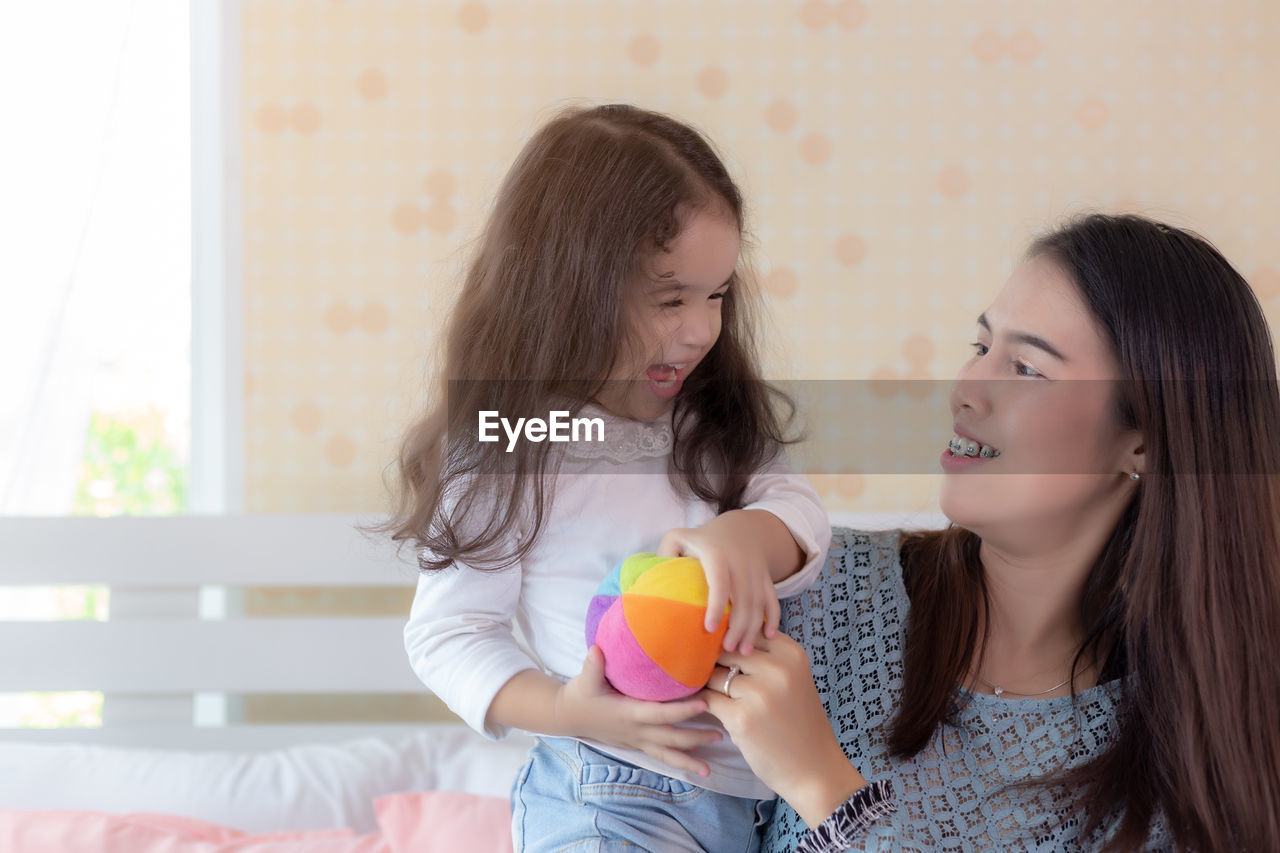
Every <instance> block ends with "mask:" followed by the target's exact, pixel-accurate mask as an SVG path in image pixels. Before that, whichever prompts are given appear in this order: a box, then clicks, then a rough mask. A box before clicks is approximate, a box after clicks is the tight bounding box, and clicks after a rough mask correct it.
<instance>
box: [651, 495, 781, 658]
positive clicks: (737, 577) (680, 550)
mask: <svg viewBox="0 0 1280 853" xmlns="http://www.w3.org/2000/svg"><path fill="white" fill-rule="evenodd" d="M658 555H659V556H661V557H696V558H697V559H698V560H699V561H700V562H701V563H702V570H703V572H705V573H706V576H707V590H708V592H707V618H706V629H707V630H708V631H713V630H715V628H716V627H717V626H718V625H719V624H720V620H721V618H723V615H724V608H725V604H726V603H728V604H731V605H732V608H731V609H730V610H729V628H728V630H726V631H725V635H724V648H725V649H726V650H728V651H732V650H734V649H737V650H739V651H741V652H742V653H743V654H751V650H752V649H753V648H755V647H756V645H757V644H758V643H759V641H760V638H761V636H762V635H763V636H764V637H772V636H773V635H774V633H775V632H776V631H777V630H778V618H779V615H780V609H779V607H778V596H777V593H776V592H775V591H774V586H773V585H774V583H775V582H776V581H779V580H782V579H783V578H785V577H787V576H789V575H791V574H792V573H794V572H795V571H796V570H797V569H798V568H800V566H801V565H802V564H803V562H804V555H803V552H801V550H800V546H798V545H797V544H796V542H795V539H793V538H792V536H791V532H790V531H789V530H787V527H786V525H784V524H783V523H782V522H781V521H779V520H778V518H777V516H775V515H773V514H772V513H769V512H765V511H763V510H733V511H731V512H726V513H723V514H721V515H718V516H716V517H715V518H713V519H712V520H711V521H709V522H707V523H706V524H704V525H702V526H701V527H695V528H677V529H675V530H671V531H668V532H667V535H666V536H663V537H662V543H661V544H660V545H659V546H658Z"/></svg>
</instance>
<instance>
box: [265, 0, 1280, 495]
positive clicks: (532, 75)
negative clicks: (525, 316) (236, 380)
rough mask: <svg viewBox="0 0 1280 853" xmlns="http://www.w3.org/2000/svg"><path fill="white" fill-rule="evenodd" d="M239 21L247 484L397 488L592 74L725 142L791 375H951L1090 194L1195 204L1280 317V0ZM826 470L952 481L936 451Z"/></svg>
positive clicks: (301, 490)
mask: <svg viewBox="0 0 1280 853" xmlns="http://www.w3.org/2000/svg"><path fill="white" fill-rule="evenodd" d="M241 26H242V32H241V42H242V43H241V48H242V51H243V55H242V57H240V63H241V68H242V73H243V90H242V106H243V117H242V126H243V139H242V142H243V158H244V159H243V180H244V184H243V187H242V195H243V204H244V209H243V217H242V218H243V223H244V261H245V262H244V274H245V276H244V294H245V317H244V321H245V324H244V325H245V342H244V344H245V364H246V376H245V439H246V441H245V446H246V458H245V465H246V471H245V474H246V476H245V482H246V486H245V488H246V494H245V506H246V508H247V509H248V510H249V511H253V512H295V511H356V512H369V513H374V512H377V511H379V510H380V509H382V508H383V507H384V506H385V498H384V491H383V486H382V473H383V470H384V468H385V466H386V465H387V463H388V462H389V460H390V459H391V458H392V455H393V453H394V451H395V446H396V442H397V438H398V436H399V434H400V432H401V430H402V429H403V427H404V426H405V424H406V423H407V421H408V419H409V418H410V417H411V416H412V415H413V413H414V412H415V411H417V409H418V407H419V405H420V403H421V400H422V393H423V391H424V388H425V377H426V376H427V373H428V359H429V357H430V354H431V352H432V348H433V346H434V345H435V343H436V335H437V331H438V329H439V326H440V323H441V321H442V317H443V313H444V310H445V306H446V305H447V303H448V299H449V295H450V293H451V292H452V288H453V286H454V284H455V282H456V281H457V279H458V275H459V272H460V270H461V268H462V266H463V264H464V263H465V261H466V257H467V249H468V245H469V241H470V240H471V239H472V238H473V237H474V235H475V234H476V232H477V230H478V228H479V225H480V223H481V221H482V218H483V215H484V212H485V209H486V205H487V204H488V202H489V199H490V198H491V196H492V194H493V192H494V191H495V189H496V187H497V184H498V181H499V180H500V178H501V176H502V174H503V172H504V171H505V169H506V168H507V166H508V165H509V163H510V161H511V159H512V158H513V156H514V155H515V153H516V151H517V150H518V148H519V147H520V145H521V144H522V143H523V141H524V140H525V139H526V138H527V137H528V135H529V134H530V133H531V132H532V130H533V129H534V128H535V127H537V126H538V125H539V124H540V123H541V122H542V121H543V120H545V119H546V118H547V117H549V116H550V115H551V114H553V113H554V112H555V110H556V109H557V108H558V107H560V106H562V105H564V104H566V103H569V102H573V101H576V100H585V101H589V102H605V101H614V100H622V101H632V102H635V103H638V104H641V105H644V106H648V107H652V108H656V109H660V110H664V111H668V112H671V113H673V114H675V115H676V116H678V117H680V118H683V119H685V120H688V121H691V122H692V123H694V124H696V125H698V126H699V127H701V128H702V129H703V130H704V131H706V132H707V133H708V135H709V136H710V137H711V138H712V139H713V140H714V141H715V142H716V144H717V145H718V146H719V148H720V149H721V150H722V151H723V152H724V154H725V156H726V159H727V161H728V162H729V164H730V168H731V170H732V171H733V172H734V174H735V176H736V177H737V178H738V179H739V180H740V182H741V184H742V186H743V187H744V189H745V191H746V195H747V198H748V203H749V209H750V213H749V215H750V221H749V223H748V225H749V228H750V231H751V233H752V235H753V244H754V249H753V261H754V264H755V266H756V267H757V268H758V270H759V271H760V274H761V277H762V281H763V283H764V287H765V291H766V294H767V296H766V298H767V301H768V308H769V313H770V316H771V334H770V337H769V341H770V352H769V373H770V376H771V377H774V378H780V379H790V378H799V379H867V378H892V377H899V378H917V379H918V378H933V379H939V380H942V379H946V378H947V377H949V376H950V375H951V374H952V373H953V372H954V370H955V368H956V366H958V365H959V363H960V362H961V361H962V360H963V359H964V358H965V357H966V355H967V349H966V344H967V343H968V342H969V340H970V339H971V337H972V334H973V320H974V318H975V317H976V315H977V314H978V312H979V311H980V310H982V308H984V307H985V305H986V303H987V302H988V301H989V300H990V299H991V298H992V297H993V296H994V294H995V292H996V290H997V289H998V287H999V285H1000V284H1001V282H1002V281H1003V279H1004V277H1005V276H1006V275H1007V274H1008V272H1009V271H1010V270H1011V269H1012V267H1013V265H1014V263H1015V262H1016V259H1017V256H1018V254H1019V253H1020V252H1021V250H1022V248H1023V247H1024V246H1025V244H1026V243H1027V241H1028V239H1029V237H1030V236H1031V235H1032V234H1033V233H1034V231H1035V230H1036V229H1037V227H1039V226H1040V225H1041V224H1043V223H1046V222H1052V221H1055V220H1058V219H1060V218H1061V217H1062V216H1064V215H1066V214H1069V213H1072V212H1076V211H1079V210H1082V209H1086V208H1095V209H1102V210H1111V211H1116V210H1124V211H1128V210H1133V211H1141V212H1146V213H1149V214H1152V215H1156V216H1160V217H1163V218H1166V219H1168V220H1171V221H1173V222H1174V223H1177V224H1181V225H1185V226H1189V227H1192V228H1195V229H1196V230H1198V231H1200V232H1201V233H1203V234H1205V235H1206V236H1207V237H1209V238H1210V239H1212V240H1213V241H1214V242H1216V243H1217V244H1218V245H1219V246H1220V247H1221V248H1222V249H1223V250H1224V252H1225V253H1226V254H1227V256H1228V257H1229V258H1231V259H1232V260H1233V261H1234V262H1235V263H1236V265H1237V266H1238V267H1239V268H1240V269H1241V270H1242V271H1243V272H1244V273H1245V275H1246V276H1247V277H1248V278H1249V279H1250V281H1251V282H1252V283H1253V285H1254V287H1255V288H1256V289H1257V291H1258V293H1259V296H1260V297H1261V298H1262V299H1263V301H1264V304H1265V306H1266V308H1267V311H1268V313H1269V315H1270V316H1271V317H1272V318H1273V320H1274V319H1276V318H1278V317H1280V313H1278V312H1280V241H1277V240H1276V239H1275V237H1276V234H1277V233H1280V159H1278V158H1277V157H1276V156H1275V152H1276V151H1277V150H1280V4H1277V3H1274V2H1272V0H1216V2H1210V0H1079V1H1078V2H1062V0H1058V2H1053V0H1018V2H1011V0H968V2H957V0H839V2H824V0H806V1H805V2H778V1H777V0H771V1H770V2H765V1H764V0H703V1H702V2H697V3H693V2H673V0H610V2H607V3H605V2H590V0H548V1H547V2H517V0H488V2H477V0H471V2H464V3H455V2H439V1H438V0H433V1H432V2H427V0H418V2H411V0H376V2H375V0H243V3H242V11H241ZM849 417H852V418H854V419H856V418H858V417H859V413H858V412H856V411H855V412H853V413H852V414H851V415H849ZM949 422H950V421H949V417H948V416H947V415H946V412H945V409H940V411H939V420H938V448H937V449H938V451H940V450H941V447H942V445H943V443H945V440H946V438H947V437H948V433H947V430H948V424H949ZM828 426H830V425H828ZM819 486H820V488H821V489H822V490H823V492H824V496H825V497H826V499H827V500H828V502H829V504H830V505H831V506H832V507H833V508H837V509H918V508H923V509H929V508H932V506H933V501H934V492H935V489H936V479H935V477H933V476H931V475H925V474H921V475H896V476H889V475H867V476H861V475H857V474H851V475H848V476H839V477H822V478H819Z"/></svg>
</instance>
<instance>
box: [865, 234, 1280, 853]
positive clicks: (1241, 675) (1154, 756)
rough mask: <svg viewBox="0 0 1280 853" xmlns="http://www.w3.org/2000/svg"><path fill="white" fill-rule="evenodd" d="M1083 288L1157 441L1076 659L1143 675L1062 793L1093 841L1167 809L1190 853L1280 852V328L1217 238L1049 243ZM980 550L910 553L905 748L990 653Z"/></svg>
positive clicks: (1123, 414)
mask: <svg viewBox="0 0 1280 853" xmlns="http://www.w3.org/2000/svg"><path fill="white" fill-rule="evenodd" d="M1030 254H1031V255H1033V256H1036V255H1038V256H1043V257H1047V258H1050V259H1052V260H1054V261H1056V262H1057V263H1058V264H1060V265H1061V267H1062V269H1063V270H1064V271H1066V272H1067V273H1068V274H1069V275H1070V276H1071V278H1072V279H1073V280H1074V281H1075V282H1076V284H1077V286H1078V287H1079V288H1080V292H1081V294H1082V295H1083V297H1084V301H1085V303H1086V304H1087V305H1088V306H1089V308H1090V309H1091V311H1092V314H1093V316H1094V318H1095V320H1096V321H1097V322H1098V324H1099V326H1100V327H1101V329H1102V330H1103V331H1104V333H1105V334H1106V335H1107V337H1108V338H1109V339H1110V342H1111V344H1112V346H1113V347H1114V350H1115V355H1116V357H1117V360H1118V362H1119V364H1120V366H1121V372H1122V377H1123V379H1124V380H1126V381H1123V382H1121V383H1120V390H1119V392H1118V395H1117V396H1118V399H1117V401H1116V404H1117V405H1116V410H1117V418H1118V420H1119V422H1120V423H1121V424H1122V425H1123V426H1125V427H1130V428H1136V429H1138V430H1139V431H1140V432H1141V434H1142V436H1143V446H1144V453H1145V457H1146V469H1147V470H1146V474H1145V475H1144V476H1143V480H1142V483H1141V486H1140V487H1139V489H1138V492H1137V496H1136V497H1135V498H1134V500H1133V501H1132V503H1131V504H1130V505H1129V507H1128V508H1127V509H1126V510H1125V512H1124V513H1123V515H1122V517H1121V519H1120V521H1119V523H1118V525H1117V526H1116V529H1115V531H1114V533H1113V534H1112V536H1111V538H1110V541H1109V542H1108V543H1107V545H1106V546H1105V547H1104V549H1103V552H1102V553H1101V555H1100V556H1099V557H1098V560H1097V562H1096V563H1095V565H1094V567H1093V569H1092V571H1091V574H1090V575H1089V578H1088V580H1087V585H1086V589H1085V592H1084V596H1083V598H1082V600H1081V602H1080V607H1081V616H1082V619H1083V624H1084V625H1085V626H1086V629H1087V634H1086V640H1085V643H1084V646H1083V648H1082V649H1081V650H1080V654H1079V655H1078V656H1077V658H1076V664H1075V666H1076V667H1077V668H1078V667H1079V666H1080V665H1081V662H1082V661H1085V660H1095V661H1100V662H1101V665H1100V672H1099V678H1098V680H1099V682H1103V681H1108V680H1111V679H1115V678H1123V679H1124V681H1123V682H1122V685H1123V686H1122V695H1121V699H1120V705H1119V709H1118V717H1117V735H1116V737H1115V739H1114V741H1113V742H1112V743H1111V745H1110V746H1109V747H1108V748H1107V750H1106V751H1105V752H1104V753H1102V754H1101V755H1100V756H1098V757H1097V758H1095V759H1093V760H1092V761H1090V762H1088V763H1087V764H1085V765H1083V766H1081V767H1078V768H1075V769H1074V770H1070V771H1066V772H1064V773H1059V774H1055V776H1053V777H1051V779H1050V780H1049V781H1053V782H1055V783H1057V782H1060V783H1062V785H1063V788H1062V790H1068V791H1074V792H1077V794H1078V796H1077V800H1076V805H1077V807H1078V808H1079V810H1080V813H1081V814H1082V816H1083V819H1084V830H1085V836H1086V837H1087V836H1088V835H1089V834H1090V833H1093V832H1095V831H1098V830H1100V829H1101V828H1103V827H1104V826H1106V825H1107V824H1108V822H1109V821H1110V820H1112V819H1114V818H1116V816H1117V815H1119V818H1118V819H1119V824H1118V826H1117V827H1116V831H1115V833H1114V834H1113V835H1112V836H1111V838H1110V840H1109V842H1108V844H1107V847H1108V848H1109V849H1113V850H1134V849H1139V848H1140V847H1142V846H1143V842H1144V841H1145V840H1146V838H1147V837H1148V833H1149V832H1150V831H1151V827H1152V822H1153V820H1155V819H1156V817H1157V816H1158V815H1162V816H1163V818H1164V820H1165V822H1166V825H1167V827H1168V829H1169V831H1170V832H1171V833H1172V835H1173V837H1174V839H1175V840H1176V842H1177V843H1178V845H1179V847H1184V848H1190V849H1195V850H1232V851H1236V850H1255V851H1262V850H1274V849H1276V845H1277V844H1278V843H1280V479H1278V476H1277V475H1280V390H1278V388H1277V383H1276V370H1275V355H1274V352H1273V350H1272V344H1271V338H1270V335H1269V333H1268V330H1267V324H1266V320H1265V318H1264V316H1263V313H1262V310H1261V308H1260V306H1259V305H1258V301H1257V299H1256V298H1255V297H1254V295H1253V292H1252V291H1251V290H1250V289H1249V286H1248V284H1247V283H1246V282H1245V280H1244V279H1243V278H1242V277H1241V276H1240V274H1239V273H1237V272H1236V271H1235V270H1234V269H1233V268H1232V267H1231V265H1230V264H1229V263H1228V262H1227V261H1226V259H1225V258H1223V257H1222V255H1221V254H1219V252H1218V251H1217V250H1216V249H1214V248H1213V247H1212V246H1211V245H1210V244H1209V243H1208V242H1206V241H1205V240H1203V239H1202V238H1200V237H1198V236H1196V235H1194V234H1191V233H1188V232H1185V231H1182V230H1179V229H1175V228H1171V227H1168V226H1165V225H1162V224H1160V223H1156V222H1152V221H1150V220H1148V219H1144V218H1142V217H1137V216H1104V215H1100V214H1095V215H1091V216H1087V217H1085V218H1082V219H1079V220H1077V221H1075V222H1073V223H1071V224H1069V225H1067V226H1066V227H1064V228H1061V229H1059V230H1057V231H1055V232H1053V233H1051V234H1049V235H1047V236H1045V237H1042V238H1041V239H1039V240H1037V241H1036V242H1035V243H1034V244H1033V245H1032V247H1031V249H1030ZM978 545H979V540H978V537H977V536H975V535H974V534H972V533H969V532H968V531H965V530H962V529H960V528H955V527H953V528H951V529H949V530H946V531H941V532H934V533H926V534H913V535H911V536H908V537H906V538H905V539H904V542H903V566H904V573H905V576H906V578H907V584H908V592H909V594H910V597H911V615H910V617H909V620H908V629H907V640H906V649H905V661H904V683H903V693H902V697H901V701H900V703H899V712H898V714H897V716H896V717H895V718H894V721H893V726H892V732H891V736H890V748H891V750H892V752H893V754H895V755H897V756H902V757H909V756H912V755H915V754H916V753H918V752H919V751H920V750H921V749H922V748H924V746H925V745H926V744H927V743H928V742H929V740H930V739H931V738H932V737H933V736H934V734H935V732H936V731H937V730H938V728H939V726H941V725H946V724H947V723H948V717H949V713H950V710H949V709H950V701H951V697H952V692H953V686H954V685H955V684H958V683H963V682H964V681H966V680H967V674H968V668H969V666H970V663H971V661H972V659H973V656H974V654H975V652H976V651H979V650H980V649H981V644H982V642H983V637H981V636H979V634H980V628H979V615H980V613H981V612H982V610H983V608H984V607H985V604H986V600H987V599H986V589H985V586H984V583H983V575H982V566H981V564H980V563H979V560H978Z"/></svg>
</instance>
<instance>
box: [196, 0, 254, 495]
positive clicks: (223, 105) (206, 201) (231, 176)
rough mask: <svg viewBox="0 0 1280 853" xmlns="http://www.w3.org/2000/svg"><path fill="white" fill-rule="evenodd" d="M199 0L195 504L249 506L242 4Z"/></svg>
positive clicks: (197, 14)
mask: <svg viewBox="0 0 1280 853" xmlns="http://www.w3.org/2000/svg"><path fill="white" fill-rule="evenodd" d="M190 2H191V12H190V14H191V208H192V209H191V229H192V235H191V238H192V239H191V458H190V469H189V470H190V479H189V480H188V501H187V511H188V512H190V513H196V514H205V513H214V514H224V513H231V514H238V513H241V512H243V511H244V311H243V306H244V299H243V272H242V257H243V252H242V243H241V240H242V234H243V219H242V215H241V197H242V189H241V186H242V184H241V176H242V170H241V149H240V106H241V104H240V3H239V2H238V0H190Z"/></svg>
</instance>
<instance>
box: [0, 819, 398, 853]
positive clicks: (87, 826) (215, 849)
mask: <svg viewBox="0 0 1280 853" xmlns="http://www.w3.org/2000/svg"><path fill="white" fill-rule="evenodd" d="M0 850H5V851H9V850H12V851H19V850H20V851H22V853H389V850H388V847H387V844H386V841H385V840H383V838H382V836H381V835H380V834H377V833H375V834H372V835H361V836H357V835H356V834H355V833H354V832H352V831H351V830H349V829H332V830H313V831H309V832H280V833H269V834H264V835H246V834H244V833H243V832H240V831H239V830H235V829H230V828H228V827H225V826H218V825H217V824H213V823H206V822H205V821H202V820H195V819H192V818H182V817H171V816H169V815H152V814H129V815H111V814H103V813H101V812H57V811H0Z"/></svg>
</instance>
